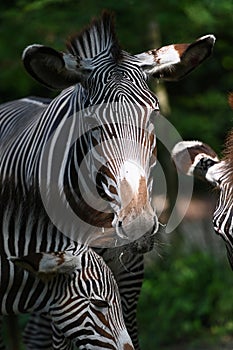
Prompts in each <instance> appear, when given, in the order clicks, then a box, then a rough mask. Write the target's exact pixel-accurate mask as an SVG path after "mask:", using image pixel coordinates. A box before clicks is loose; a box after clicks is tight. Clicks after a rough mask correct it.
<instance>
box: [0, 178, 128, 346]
mask: <svg viewBox="0 0 233 350" xmlns="http://www.w3.org/2000/svg"><path fill="white" fill-rule="evenodd" d="M9 186H10V184H9ZM8 195H9V190H8V189H6V186H5V187H4V189H2V199H3V202H2V201H1V204H0V206H1V222H2V225H3V226H5V225H15V228H14V231H12V230H10V229H9V230H8V235H7V233H6V229H5V230H4V233H3V232H1V235H0V242H1V244H0V259H1V260H0V266H1V274H0V285H1V288H0V307H1V312H0V314H1V315H11V314H21V313H26V312H27V313H30V312H35V313H36V314H38V315H40V317H43V315H44V314H45V315H48V317H49V318H50V323H49V327H51V346H52V348H53V349H72V348H73V346H77V347H79V349H115V350H118V349H122V350H124V349H132V350H133V349H134V347H133V344H132V341H131V339H130V337H129V334H128V332H127V330H126V326H125V323H124V319H123V314H122V308H121V299H120V295H119V290H118V287H117V283H116V281H115V278H114V276H113V274H112V272H111V270H110V268H109V267H108V266H107V265H106V264H105V262H104V261H103V259H102V258H101V257H100V256H99V255H98V254H97V253H95V252H94V250H93V249H92V248H90V247H88V246H87V245H80V244H78V243H76V242H74V241H72V240H71V239H69V238H68V237H66V236H65V235H63V234H62V233H60V234H59V233H58V232H55V235H54V234H52V235H50V233H51V231H50V230H49V229H48V226H49V225H51V223H50V222H49V218H48V217H46V215H45V214H44V213H43V211H44V209H43V208H42V207H39V208H35V206H33V202H34V199H35V195H30V196H28V197H27V200H25V201H22V198H21V193H20V191H15V192H14V201H10V202H7V197H8ZM6 203H7V204H6ZM32 208H33V209H32ZM33 211H39V213H38V214H39V215H36V213H34V212H33ZM40 211H41V212H40ZM30 225H33V231H32V232H31V236H30V237H29V236H28V234H27V227H28V226H30ZM32 340H33V341H34V345H35V347H34V349H35V348H39V346H37V344H36V343H37V341H38V338H37V339H35V338H34V339H32Z"/></svg>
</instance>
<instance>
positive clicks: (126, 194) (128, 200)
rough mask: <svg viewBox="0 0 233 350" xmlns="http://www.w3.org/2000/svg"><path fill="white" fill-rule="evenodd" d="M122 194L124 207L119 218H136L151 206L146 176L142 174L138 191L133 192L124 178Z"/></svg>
mask: <svg viewBox="0 0 233 350" xmlns="http://www.w3.org/2000/svg"><path fill="white" fill-rule="evenodd" d="M120 195H121V205H122V209H121V211H120V213H119V220H124V218H127V217H131V218H136V217H137V216H138V215H139V214H140V213H141V212H142V211H143V210H145V209H146V207H147V206H148V208H149V207H150V205H149V203H148V190H147V184H146V179H145V177H142V176H141V178H140V180H139V186H138V193H133V191H132V188H131V186H130V184H129V182H128V181H127V180H126V179H123V180H122V181H121V183H120ZM149 211H150V210H149ZM132 216H133V217H132Z"/></svg>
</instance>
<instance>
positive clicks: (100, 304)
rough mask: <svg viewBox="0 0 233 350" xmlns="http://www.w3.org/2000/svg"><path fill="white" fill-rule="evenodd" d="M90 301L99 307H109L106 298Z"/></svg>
mask: <svg viewBox="0 0 233 350" xmlns="http://www.w3.org/2000/svg"><path fill="white" fill-rule="evenodd" d="M91 303H92V304H93V305H95V306H97V307H98V308H100V309H105V308H109V307H110V305H109V303H108V302H107V300H99V299H91Z"/></svg>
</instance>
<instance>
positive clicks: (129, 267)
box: [116, 255, 144, 350]
mask: <svg viewBox="0 0 233 350" xmlns="http://www.w3.org/2000/svg"><path fill="white" fill-rule="evenodd" d="M132 262H133V263H132ZM143 277H144V258H143V255H136V256H134V257H133V259H129V260H128V261H126V262H125V263H124V269H122V270H121V271H120V273H119V274H118V275H117V276H116V280H117V284H118V288H119V292H120V296H121V303H122V309H123V316H124V320H125V325H126V328H127V330H128V332H129V335H130V337H131V339H132V342H133V345H134V347H135V350H139V349H140V346H139V340H138V326H137V304H138V299H139V295H140V292H141V287H142V283H143Z"/></svg>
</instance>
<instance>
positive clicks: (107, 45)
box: [66, 11, 121, 60]
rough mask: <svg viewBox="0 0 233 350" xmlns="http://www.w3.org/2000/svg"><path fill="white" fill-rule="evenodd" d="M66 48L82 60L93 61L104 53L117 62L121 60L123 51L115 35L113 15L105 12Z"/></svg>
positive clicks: (75, 36)
mask: <svg viewBox="0 0 233 350" xmlns="http://www.w3.org/2000/svg"><path fill="white" fill-rule="evenodd" d="M66 46H67V49H68V51H69V52H70V53H71V54H72V55H76V56H79V57H80V58H81V59H91V58H94V57H96V56H97V55H98V54H100V53H102V52H104V53H105V54H106V52H109V54H111V55H112V57H113V58H114V59H115V60H119V59H120V56H121V49H120V45H119V43H118V40H117V37H116V33H115V25H114V16H113V14H112V13H111V12H109V11H104V12H103V13H102V16H101V17H100V18H95V19H93V20H92V22H91V24H90V25H89V26H88V27H86V28H84V29H83V30H82V31H81V32H80V33H78V34H76V35H74V36H72V37H71V38H70V39H69V40H68V41H67V43H66Z"/></svg>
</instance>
